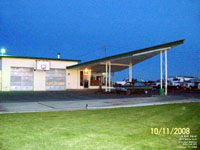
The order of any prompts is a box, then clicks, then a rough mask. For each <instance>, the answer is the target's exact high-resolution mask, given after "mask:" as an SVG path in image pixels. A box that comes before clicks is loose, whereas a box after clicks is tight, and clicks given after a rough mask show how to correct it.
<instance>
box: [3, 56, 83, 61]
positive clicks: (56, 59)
mask: <svg viewBox="0 0 200 150" xmlns="http://www.w3.org/2000/svg"><path fill="white" fill-rule="evenodd" d="M0 58H18V59H20V58H21V59H42V60H55V61H75V62H81V60H75V59H58V58H45V57H26V56H11V55H0Z"/></svg>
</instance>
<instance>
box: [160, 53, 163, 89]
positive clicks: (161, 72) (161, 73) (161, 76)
mask: <svg viewBox="0 0 200 150" xmlns="http://www.w3.org/2000/svg"><path fill="white" fill-rule="evenodd" d="M162 78H163V71H162V50H161V51H160V89H162Z"/></svg>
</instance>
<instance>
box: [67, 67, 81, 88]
mask: <svg viewBox="0 0 200 150" xmlns="http://www.w3.org/2000/svg"><path fill="white" fill-rule="evenodd" d="M66 72H67V74H66V75H67V78H66V80H67V89H80V88H81V87H80V70H79V69H70V70H67V71H66Z"/></svg>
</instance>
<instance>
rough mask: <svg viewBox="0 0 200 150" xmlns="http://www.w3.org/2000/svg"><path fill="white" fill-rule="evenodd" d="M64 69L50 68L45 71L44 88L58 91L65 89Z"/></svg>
mask: <svg viewBox="0 0 200 150" xmlns="http://www.w3.org/2000/svg"><path fill="white" fill-rule="evenodd" d="M65 82H66V70H64V69H51V70H49V71H46V90H47V91H60V90H65V89H66V86H65V85H66V84H65Z"/></svg>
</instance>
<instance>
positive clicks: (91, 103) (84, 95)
mask: <svg viewBox="0 0 200 150" xmlns="http://www.w3.org/2000/svg"><path fill="white" fill-rule="evenodd" d="M152 94H154V95H152ZM186 102H200V98H199V97H198V93H197V94H193V96H191V93H189V94H187V93H185V94H181V92H179V93H178V94H176V95H173V94H171V95H170V96H158V95H156V92H155V91H154V93H150V94H149V95H144V94H136V95H130V96H126V95H124V94H114V93H99V92H97V91H95V90H81V91H80V90H78V91H77V90H73V91H67V92H26V93H24V92H9V93H1V95H0V113H15V112H41V111H61V110H80V109H103V108H116V107H136V106H148V105H161V104H171V103H186Z"/></svg>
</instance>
